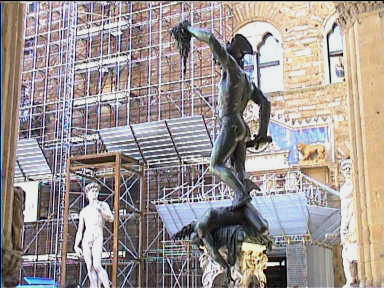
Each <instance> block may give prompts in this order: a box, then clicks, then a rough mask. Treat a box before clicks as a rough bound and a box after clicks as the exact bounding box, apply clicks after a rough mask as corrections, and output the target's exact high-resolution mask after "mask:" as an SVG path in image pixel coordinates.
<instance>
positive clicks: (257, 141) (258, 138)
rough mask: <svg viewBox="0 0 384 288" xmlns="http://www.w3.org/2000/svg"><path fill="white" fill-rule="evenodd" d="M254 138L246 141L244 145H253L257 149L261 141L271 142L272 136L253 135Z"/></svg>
mask: <svg viewBox="0 0 384 288" xmlns="http://www.w3.org/2000/svg"><path fill="white" fill-rule="evenodd" d="M254 137H255V138H253V139H252V140H250V141H248V142H247V144H246V146H247V147H252V146H254V147H255V149H259V145H260V144H262V143H271V142H272V137H271V136H268V135H260V134H257V135H254Z"/></svg>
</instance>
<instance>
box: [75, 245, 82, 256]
mask: <svg viewBox="0 0 384 288" xmlns="http://www.w3.org/2000/svg"><path fill="white" fill-rule="evenodd" d="M74 250H75V252H76V253H77V254H79V255H80V256H83V250H81V248H80V247H77V246H75V247H74Z"/></svg>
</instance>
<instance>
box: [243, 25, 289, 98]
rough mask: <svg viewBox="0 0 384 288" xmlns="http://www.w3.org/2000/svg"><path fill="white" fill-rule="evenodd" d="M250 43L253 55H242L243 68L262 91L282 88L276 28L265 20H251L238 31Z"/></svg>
mask: <svg viewBox="0 0 384 288" xmlns="http://www.w3.org/2000/svg"><path fill="white" fill-rule="evenodd" d="M236 33H239V34H242V35H244V36H245V37H246V38H247V39H248V40H249V42H251V44H252V48H253V50H254V55H246V56H245V57H244V70H245V71H246V72H247V73H248V75H249V76H250V77H251V78H252V80H253V81H254V82H255V84H256V85H257V86H258V87H259V88H260V89H261V90H262V91H263V92H264V93H268V92H274V91H282V90H283V69H282V47H281V40H280V35H279V33H278V31H277V30H276V28H274V27H273V26H272V25H271V24H269V23H266V22H253V23H250V24H247V25H245V26H244V27H242V28H241V29H240V30H239V31H238V32H236Z"/></svg>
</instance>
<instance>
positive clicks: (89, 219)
mask: <svg viewBox="0 0 384 288" xmlns="http://www.w3.org/2000/svg"><path fill="white" fill-rule="evenodd" d="M84 190H85V193H86V195H87V198H88V201H89V204H88V205H87V206H85V207H84V208H83V209H82V210H81V211H80V215H79V227H78V230H77V233H76V238H75V245H74V250H75V252H76V253H78V254H80V255H82V256H83V257H84V260H85V263H86V265H87V271H88V278H89V282H90V286H89V287H90V288H100V284H101V283H102V284H103V286H104V288H110V281H109V279H108V274H107V271H105V270H104V268H103V267H102V266H101V255H102V250H103V226H104V222H105V221H108V222H113V220H114V216H113V214H112V211H111V209H110V208H109V206H108V204H107V203H105V202H102V201H99V200H98V199H97V198H98V195H99V192H100V185H99V184H97V183H96V182H92V183H90V184H88V185H87V186H85V189H84ZM84 229H85V230H84ZM80 242H81V243H82V245H81V246H82V248H80V247H79V245H80Z"/></svg>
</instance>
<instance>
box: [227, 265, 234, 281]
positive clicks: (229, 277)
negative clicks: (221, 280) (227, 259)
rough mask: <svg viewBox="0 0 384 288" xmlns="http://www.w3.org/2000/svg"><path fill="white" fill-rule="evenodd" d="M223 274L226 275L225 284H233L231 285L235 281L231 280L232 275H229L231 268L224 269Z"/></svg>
mask: <svg viewBox="0 0 384 288" xmlns="http://www.w3.org/2000/svg"><path fill="white" fill-rule="evenodd" d="M225 273H226V275H227V282H228V284H229V282H231V281H232V282H233V283H235V280H233V278H232V274H231V267H229V266H228V267H227V268H226V269H225Z"/></svg>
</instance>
